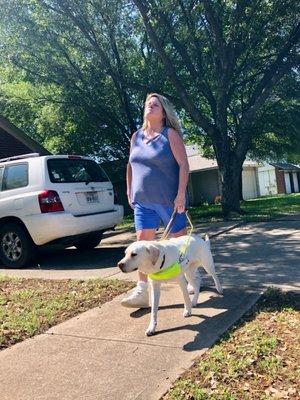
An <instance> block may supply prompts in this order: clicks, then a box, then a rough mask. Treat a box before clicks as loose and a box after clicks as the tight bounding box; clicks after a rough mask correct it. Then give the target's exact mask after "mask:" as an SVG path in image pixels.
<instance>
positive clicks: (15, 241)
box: [0, 223, 36, 268]
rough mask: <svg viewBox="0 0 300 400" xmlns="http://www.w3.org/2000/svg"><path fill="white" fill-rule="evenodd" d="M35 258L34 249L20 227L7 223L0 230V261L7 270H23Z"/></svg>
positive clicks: (28, 237) (24, 231) (29, 238)
mask: <svg viewBox="0 0 300 400" xmlns="http://www.w3.org/2000/svg"><path fill="white" fill-rule="evenodd" d="M35 256H36V247H35V245H34V243H33V242H32V240H31V237H30V236H29V235H28V233H27V232H26V230H25V229H24V228H22V226H20V225H18V224H15V223H9V224H6V225H4V226H3V227H2V228H1V229H0V260H1V261H2V263H3V264H4V265H5V266H6V267H9V268H24V267H25V266H27V265H28V264H29V263H31V262H32V261H33V260H34V258H35Z"/></svg>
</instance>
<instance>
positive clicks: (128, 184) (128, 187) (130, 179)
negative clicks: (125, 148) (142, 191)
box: [126, 132, 136, 207]
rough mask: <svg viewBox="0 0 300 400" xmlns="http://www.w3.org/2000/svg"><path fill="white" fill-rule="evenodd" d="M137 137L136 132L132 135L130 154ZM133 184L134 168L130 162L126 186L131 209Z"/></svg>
mask: <svg viewBox="0 0 300 400" xmlns="http://www.w3.org/2000/svg"><path fill="white" fill-rule="evenodd" d="M135 136H136V132H135V133H134V134H133V135H132V137H131V140H130V151H129V154H130V153H131V150H132V145H133V143H134V140H135ZM131 183H132V168H131V164H130V162H129V161H128V164H127V169H126V184H127V198H128V203H129V205H130V207H132V206H131Z"/></svg>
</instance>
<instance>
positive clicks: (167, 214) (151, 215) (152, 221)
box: [134, 203, 187, 233]
mask: <svg viewBox="0 0 300 400" xmlns="http://www.w3.org/2000/svg"><path fill="white" fill-rule="evenodd" d="M172 213H173V207H170V206H167V205H163V204H140V203H134V224H135V230H136V231H140V230H142V229H158V228H159V227H160V224H161V222H162V223H163V225H164V227H166V226H167V224H168V222H169V221H170V219H171V215H172ZM186 225H187V220H186V215H185V213H182V214H177V215H176V218H175V221H174V223H173V226H172V229H171V233H176V232H179V231H181V230H182V229H184V228H186Z"/></svg>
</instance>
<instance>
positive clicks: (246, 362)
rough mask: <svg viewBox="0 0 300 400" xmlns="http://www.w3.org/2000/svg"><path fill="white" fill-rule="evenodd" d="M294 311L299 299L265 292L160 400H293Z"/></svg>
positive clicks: (299, 350) (298, 384) (298, 352)
mask: <svg viewBox="0 0 300 400" xmlns="http://www.w3.org/2000/svg"><path fill="white" fill-rule="evenodd" d="M299 310H300V295H299V294H295V293H282V292H280V291H278V290H274V289H269V290H268V291H267V292H266V293H265V295H264V296H263V297H262V298H261V300H259V301H258V303H257V304H256V305H255V306H254V308H253V309H252V310H251V312H250V313H248V314H247V315H246V316H244V317H243V320H241V321H240V323H239V324H238V325H237V326H235V327H234V328H232V329H231V330H230V331H229V332H227V333H226V334H225V335H224V336H223V337H222V338H221V340H220V341H219V342H218V343H217V344H216V345H215V346H213V347H212V348H211V349H210V350H208V351H207V352H206V353H205V354H204V356H203V357H201V358H199V359H198V360H197V361H195V363H194V365H193V367H192V368H191V369H190V370H189V371H186V373H184V375H183V376H182V377H181V378H180V379H178V380H177V382H176V383H175V384H174V386H173V388H172V389H171V390H170V391H169V392H168V393H167V394H166V395H165V396H164V397H163V400H271V399H289V400H296V399H297V400H298V399H299V398H300V365H299V360H300V343H299V339H300V314H299Z"/></svg>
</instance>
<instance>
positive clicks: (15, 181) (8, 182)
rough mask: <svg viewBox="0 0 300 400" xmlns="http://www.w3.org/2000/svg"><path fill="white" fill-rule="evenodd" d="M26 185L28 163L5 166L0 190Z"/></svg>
mask: <svg viewBox="0 0 300 400" xmlns="http://www.w3.org/2000/svg"><path fill="white" fill-rule="evenodd" d="M27 185H28V164H27V163H26V164H25V163H24V164H17V165H10V166H6V167H5V171H4V175H3V182H2V190H11V189H18V188H21V187H25V186H27Z"/></svg>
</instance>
